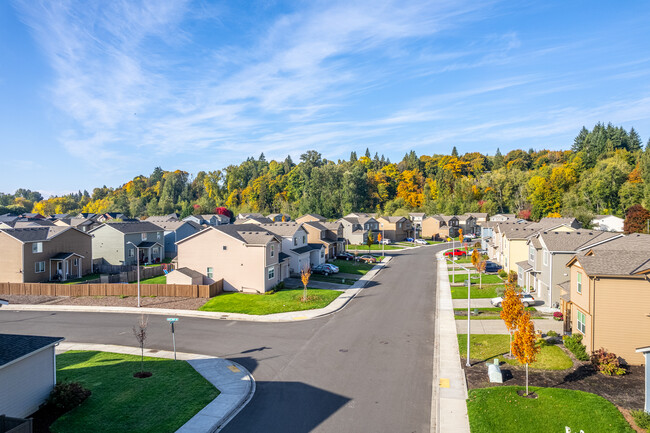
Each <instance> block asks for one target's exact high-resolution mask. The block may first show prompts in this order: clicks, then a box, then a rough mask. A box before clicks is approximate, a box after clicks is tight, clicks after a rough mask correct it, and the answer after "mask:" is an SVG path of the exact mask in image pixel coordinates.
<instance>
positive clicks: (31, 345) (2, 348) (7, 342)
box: [0, 334, 64, 367]
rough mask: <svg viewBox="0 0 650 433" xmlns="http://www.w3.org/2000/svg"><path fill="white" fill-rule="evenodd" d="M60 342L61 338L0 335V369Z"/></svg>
mask: <svg viewBox="0 0 650 433" xmlns="http://www.w3.org/2000/svg"><path fill="white" fill-rule="evenodd" d="M62 340H64V338H63V337H45V336H41V335H15V334H0V367H3V366H5V365H7V364H9V363H10V362H13V361H15V360H17V359H19V358H22V357H23V356H26V355H29V354H30V353H32V352H35V351H37V350H39V349H43V348H44V347H47V346H51V345H53V344H55V343H58V342H59V341H62Z"/></svg>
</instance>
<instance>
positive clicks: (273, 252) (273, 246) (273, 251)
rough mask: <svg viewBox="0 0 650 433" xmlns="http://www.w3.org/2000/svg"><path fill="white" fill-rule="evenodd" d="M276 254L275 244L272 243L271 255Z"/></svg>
mask: <svg viewBox="0 0 650 433" xmlns="http://www.w3.org/2000/svg"><path fill="white" fill-rule="evenodd" d="M274 256H275V245H271V257H274Z"/></svg>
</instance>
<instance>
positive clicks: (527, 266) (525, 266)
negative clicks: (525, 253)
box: [515, 260, 533, 271]
mask: <svg viewBox="0 0 650 433" xmlns="http://www.w3.org/2000/svg"><path fill="white" fill-rule="evenodd" d="M515 265H517V266H519V267H520V268H521V269H523V270H524V271H527V270H528V269H532V268H533V266H532V265H531V264H530V263H528V260H524V261H521V262H517V263H515Z"/></svg>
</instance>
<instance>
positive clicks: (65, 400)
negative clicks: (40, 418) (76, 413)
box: [45, 382, 91, 415]
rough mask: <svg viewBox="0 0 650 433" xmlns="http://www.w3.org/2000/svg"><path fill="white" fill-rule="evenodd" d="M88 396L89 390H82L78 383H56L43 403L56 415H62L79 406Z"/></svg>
mask: <svg viewBox="0 0 650 433" xmlns="http://www.w3.org/2000/svg"><path fill="white" fill-rule="evenodd" d="M90 394H91V392H90V390H88V389H86V388H84V387H83V386H82V385H81V384H80V383H79V382H57V384H56V385H54V388H53V389H52V392H50V396H49V397H48V398H47V400H46V401H45V406H47V407H48V408H49V409H51V410H52V411H53V412H55V413H56V414H58V415H63V414H64V413H66V412H68V411H69V410H72V409H74V408H75V407H77V406H79V405H81V403H83V402H84V400H86V399H87V398H88V397H90Z"/></svg>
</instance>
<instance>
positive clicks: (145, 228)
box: [91, 221, 162, 234]
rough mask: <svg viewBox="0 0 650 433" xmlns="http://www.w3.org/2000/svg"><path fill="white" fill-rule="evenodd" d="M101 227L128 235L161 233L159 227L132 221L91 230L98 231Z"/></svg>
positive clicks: (144, 222)
mask: <svg viewBox="0 0 650 433" xmlns="http://www.w3.org/2000/svg"><path fill="white" fill-rule="evenodd" d="M103 226H108V227H112V228H114V229H115V230H117V231H119V232H122V233H124V234H130V233H143V232H159V231H162V229H161V228H160V227H158V226H157V225H155V224H154V223H151V222H149V221H133V222H126V223H124V222H122V223H105V224H103V225H101V226H99V227H97V228H95V229H93V230H91V232H93V231H95V230H99V229H101V228H102V227H103Z"/></svg>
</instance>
